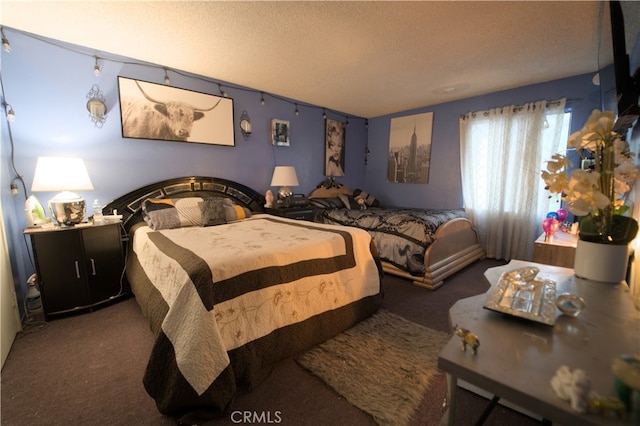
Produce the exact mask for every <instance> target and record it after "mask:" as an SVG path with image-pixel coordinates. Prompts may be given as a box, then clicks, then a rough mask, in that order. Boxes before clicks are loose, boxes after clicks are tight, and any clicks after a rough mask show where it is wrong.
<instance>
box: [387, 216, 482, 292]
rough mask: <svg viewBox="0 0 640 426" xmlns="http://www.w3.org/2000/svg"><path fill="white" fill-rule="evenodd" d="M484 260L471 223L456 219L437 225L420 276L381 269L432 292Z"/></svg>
mask: <svg viewBox="0 0 640 426" xmlns="http://www.w3.org/2000/svg"><path fill="white" fill-rule="evenodd" d="M485 256H486V253H485V251H484V249H483V248H482V247H480V244H478V234H477V233H476V230H475V228H474V227H473V224H472V223H471V221H470V220H469V219H465V218H457V219H453V220H450V221H449V222H447V223H444V224H442V225H440V226H439V227H438V229H437V230H436V234H435V241H434V242H433V244H431V245H430V246H429V247H428V248H427V250H426V252H425V254H424V270H425V273H424V276H415V275H411V274H409V273H408V272H406V271H403V270H402V269H399V268H397V267H396V266H394V265H392V264H390V263H388V262H384V261H383V262H382V268H383V269H384V271H385V272H387V273H389V274H392V275H397V276H399V277H403V278H408V279H410V280H412V281H413V283H414V284H416V285H419V286H421V287H425V288H428V289H429V290H435V289H437V288H438V287H441V286H442V285H443V284H444V279H445V278H447V277H449V276H451V275H453V274H454V273H456V272H458V271H459V270H461V269H462V268H464V267H465V266H467V265H469V264H471V263H473V262H475V261H476V260H478V259H483V258H484V257H485Z"/></svg>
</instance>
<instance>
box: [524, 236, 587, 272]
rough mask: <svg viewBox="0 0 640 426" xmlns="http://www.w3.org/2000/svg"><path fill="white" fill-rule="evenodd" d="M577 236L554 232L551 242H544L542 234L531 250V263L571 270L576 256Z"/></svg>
mask: <svg viewBox="0 0 640 426" xmlns="http://www.w3.org/2000/svg"><path fill="white" fill-rule="evenodd" d="M576 244H578V236H577V235H573V234H569V233H567V232H556V233H555V234H554V236H553V239H552V240H551V242H549V243H548V242H545V240H544V234H542V235H540V237H539V238H538V239H537V240H536V242H535V245H534V248H533V261H534V262H536V263H544V264H546V265H554V266H562V267H563V268H573V260H574V258H575V256H576Z"/></svg>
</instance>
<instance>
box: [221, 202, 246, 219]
mask: <svg viewBox="0 0 640 426" xmlns="http://www.w3.org/2000/svg"><path fill="white" fill-rule="evenodd" d="M224 215H225V218H226V220H227V222H231V221H234V220H242V219H247V218H249V217H251V210H249V209H248V208H246V207H242V206H239V205H237V204H232V205H228V204H225V205H224Z"/></svg>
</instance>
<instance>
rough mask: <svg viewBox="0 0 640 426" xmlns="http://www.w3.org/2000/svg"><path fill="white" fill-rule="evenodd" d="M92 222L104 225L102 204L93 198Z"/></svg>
mask: <svg viewBox="0 0 640 426" xmlns="http://www.w3.org/2000/svg"><path fill="white" fill-rule="evenodd" d="M93 224H94V225H104V216H103V215H102V206H101V205H100V203H99V202H98V200H93Z"/></svg>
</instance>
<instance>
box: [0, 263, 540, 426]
mask: <svg viewBox="0 0 640 426" xmlns="http://www.w3.org/2000/svg"><path fill="white" fill-rule="evenodd" d="M501 264H504V262H501V261H496V260H482V261H479V262H476V263H474V264H473V265H471V266H470V267H467V268H465V269H464V270H462V271H460V272H458V273H457V274H455V275H454V276H452V277H451V278H449V279H447V280H446V283H445V285H444V286H443V287H441V288H440V289H438V290H436V291H429V290H426V289H424V288H420V287H417V286H414V285H412V284H411V283H410V282H409V281H407V280H404V279H400V278H396V277H393V276H390V275H387V276H385V278H384V279H383V286H384V291H385V299H384V302H383V308H384V309H386V310H388V311H390V312H393V313H395V314H398V315H400V316H402V317H403V318H406V319H408V320H410V321H412V322H415V323H418V324H422V325H424V326H426V327H430V328H432V329H435V330H440V331H443V332H449V331H450V325H449V320H448V311H449V308H450V307H451V305H453V303H455V301H456V300H458V299H460V298H464V297H469V296H473V295H475V294H479V293H483V292H485V291H486V289H487V288H488V285H487V284H486V283H485V282H484V280H483V278H482V273H483V272H484V271H485V270H486V269H487V268H489V267H492V266H497V265H501ZM152 344H153V337H152V335H151V331H150V330H149V327H148V325H147V324H146V322H145V320H144V319H143V317H142V314H141V312H140V309H139V307H138V305H137V304H136V302H135V300H134V299H127V300H124V301H121V302H118V303H116V304H113V305H111V306H105V307H104V308H102V309H99V310H96V311H94V312H90V313H85V314H81V315H75V316H71V317H68V318H63V319H56V320H53V321H50V322H49V323H47V324H46V326H45V327H43V328H34V329H32V330H31V332H29V333H22V334H21V335H20V337H19V338H18V339H16V341H15V342H14V344H13V347H12V348H11V352H10V354H9V357H8V358H7V361H6V363H5V365H4V367H3V369H2V374H1V387H0V394H1V400H0V403H1V411H0V419H1V420H0V422H1V424H2V425H7V426H13V425H17V426H22V425H71V424H74V425H80V424H81V425H104V424H109V425H164V424H167V425H171V424H176V420H175V419H171V418H168V417H166V416H163V415H162V414H160V413H159V412H158V411H157V410H156V407H155V403H154V401H153V400H152V399H151V398H150V397H149V396H148V395H147V394H146V393H145V391H144V388H143V386H142V376H143V373H144V369H145V366H146V361H147V357H148V356H149V352H150V350H151V346H152ZM445 393H446V379H445V376H444V374H442V373H441V372H439V373H438V374H437V375H436V377H435V378H434V380H433V382H432V384H431V387H430V390H429V391H428V392H426V393H425V395H424V399H423V400H422V402H421V404H420V406H419V407H418V410H417V411H416V413H415V415H414V417H413V419H412V420H411V422H410V424H411V425H412V426H417V425H438V423H439V421H440V419H441V418H442V402H443V401H444V396H445ZM487 403H488V401H487V400H486V399H484V398H480V397H478V396H476V395H474V394H472V393H470V392H467V391H464V390H460V391H459V392H458V400H457V408H458V411H457V413H456V423H457V424H458V425H469V424H473V423H474V422H475V420H476V419H477V418H478V416H479V415H480V414H481V413H482V411H483V410H484V407H485V406H486V405H487ZM233 413H240V414H242V415H244V414H246V413H249V414H250V415H258V416H262V419H263V420H265V421H264V422H263V423H267V420H269V418H268V416H270V420H271V423H275V421H276V420H279V423H278V424H281V425H314V426H315V425H332V426H333V425H342V424H352V425H355V424H357V425H375V424H376V423H375V421H374V420H373V418H372V417H371V416H370V415H368V414H367V413H365V412H363V411H361V410H359V409H358V408H357V407H355V406H353V405H351V404H350V403H349V402H348V401H347V400H346V399H345V398H343V397H341V396H340V395H338V394H337V393H336V392H334V391H333V390H332V389H331V388H330V387H329V386H327V385H326V384H325V383H324V382H323V381H322V380H320V379H319V378H317V377H315V376H314V375H313V374H311V373H309V372H308V371H306V370H305V369H304V368H302V367H300V366H299V365H298V364H297V363H296V362H295V361H294V360H292V359H288V360H285V361H283V362H281V363H280V364H278V365H277V366H276V368H275V370H274V371H273V373H272V374H271V375H270V376H269V377H268V378H267V379H266V380H265V381H264V382H263V383H262V384H261V385H259V386H258V387H257V388H256V389H254V391H253V392H251V393H249V394H245V395H239V396H238V397H237V398H236V400H235V401H234V402H233V403H232V414H233ZM237 415H238V414H235V416H236V417H234V418H231V417H229V418H224V419H219V420H216V421H211V422H209V423H206V424H210V425H237V424H238V421H237V420H238V417H237ZM256 423H257V422H254V424H256ZM505 424H509V425H514V426H517V425H520V426H528V425H535V424H540V423H539V422H537V421H535V420H532V419H530V418H528V417H526V416H523V415H521V414H518V413H515V412H513V411H511V410H509V409H507V408H504V407H502V406H498V407H496V408H495V409H494V410H493V411H492V412H491V414H490V416H489V418H488V419H487V421H486V422H485V425H488V426H492V425H505Z"/></svg>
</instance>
